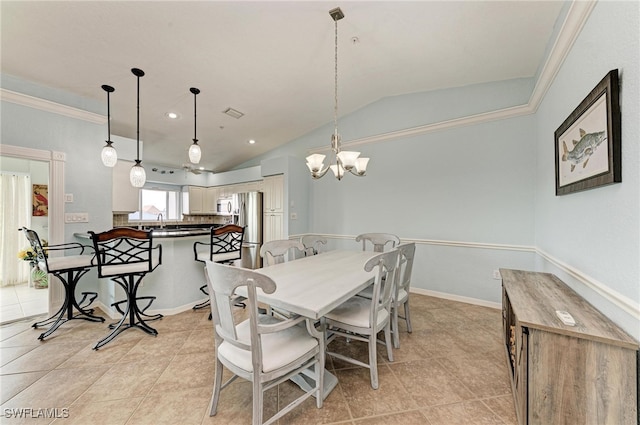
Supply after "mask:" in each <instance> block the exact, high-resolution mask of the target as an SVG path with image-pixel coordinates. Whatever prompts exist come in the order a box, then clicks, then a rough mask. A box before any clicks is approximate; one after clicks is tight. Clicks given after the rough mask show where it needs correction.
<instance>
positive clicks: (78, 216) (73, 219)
mask: <svg viewBox="0 0 640 425" xmlns="http://www.w3.org/2000/svg"><path fill="white" fill-rule="evenodd" d="M64 222H65V223H88V222H89V213H65V214H64Z"/></svg>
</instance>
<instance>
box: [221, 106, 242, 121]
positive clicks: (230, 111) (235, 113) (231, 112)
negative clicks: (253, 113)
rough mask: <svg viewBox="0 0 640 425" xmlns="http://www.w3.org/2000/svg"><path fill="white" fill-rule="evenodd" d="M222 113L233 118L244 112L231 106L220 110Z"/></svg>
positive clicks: (240, 115)
mask: <svg viewBox="0 0 640 425" xmlns="http://www.w3.org/2000/svg"><path fill="white" fill-rule="evenodd" d="M222 113H224V114H227V115H229V116H230V117H233V118H235V119H238V118H241V117H242V116H243V115H244V114H243V113H242V112H240V111H237V110H235V109H233V108H227V109H225V110H224V111H222Z"/></svg>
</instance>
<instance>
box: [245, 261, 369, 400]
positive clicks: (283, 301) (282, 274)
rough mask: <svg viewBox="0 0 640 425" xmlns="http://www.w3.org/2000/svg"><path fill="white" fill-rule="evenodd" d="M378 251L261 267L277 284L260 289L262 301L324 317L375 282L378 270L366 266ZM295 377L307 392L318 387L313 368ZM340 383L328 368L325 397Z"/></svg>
mask: <svg viewBox="0 0 640 425" xmlns="http://www.w3.org/2000/svg"><path fill="white" fill-rule="evenodd" d="M377 254H379V253H377V252H371V251H343V250H336V251H328V252H323V253H321V254H317V255H313V256H309V257H304V258H300V259H297V260H294V261H288V262H285V263H280V264H274V265H272V266H267V267H263V268H261V269H257V270H255V271H257V272H259V273H261V274H263V275H266V276H268V277H270V278H271V279H273V281H274V282H275V283H276V290H275V292H273V293H272V294H265V293H264V292H262V291H261V290H260V289H258V291H257V296H258V301H260V302H263V303H265V304H268V305H270V306H272V307H278V308H280V309H284V310H286V311H289V312H291V313H295V314H299V315H300V316H304V317H307V318H309V319H312V320H314V321H315V320H318V319H321V318H322V317H323V316H324V315H325V314H327V313H328V312H330V311H331V310H333V309H334V308H336V307H338V306H339V305H340V304H342V303H343V302H345V301H346V300H348V299H349V298H351V297H353V296H354V295H356V294H357V293H358V292H360V291H362V290H363V289H364V288H366V287H367V286H368V285H370V284H372V283H373V278H374V277H375V270H376V269H375V268H374V270H373V271H371V272H366V271H365V270H364V265H365V264H366V262H367V261H368V260H369V259H370V258H371V257H373V256H375V255H377ZM291 380H292V381H293V382H295V383H296V384H297V385H299V386H300V387H301V388H303V389H304V390H307V391H308V390H309V389H311V388H313V387H315V373H314V371H313V369H307V370H306V371H304V372H303V373H302V374H300V375H296V376H294V377H293V378H291ZM337 383H338V378H337V377H336V376H334V375H333V374H332V373H331V372H329V371H327V370H326V369H325V374H324V397H325V398H326V397H327V395H328V394H329V393H330V392H331V391H332V390H333V388H334V387H335V386H336V385H337Z"/></svg>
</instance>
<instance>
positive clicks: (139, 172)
mask: <svg viewBox="0 0 640 425" xmlns="http://www.w3.org/2000/svg"><path fill="white" fill-rule="evenodd" d="M129 181H130V182H131V186H133V187H142V186H144V184H145V182H146V181H147V173H146V172H145V171H144V167H143V166H142V165H140V161H136V163H135V165H134V166H133V167H131V171H130V172H129Z"/></svg>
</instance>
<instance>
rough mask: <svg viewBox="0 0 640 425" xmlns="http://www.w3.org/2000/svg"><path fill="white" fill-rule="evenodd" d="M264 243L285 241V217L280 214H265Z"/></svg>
mask: <svg viewBox="0 0 640 425" xmlns="http://www.w3.org/2000/svg"><path fill="white" fill-rule="evenodd" d="M263 226H264V235H263V236H264V241H263V242H269V241H273V240H278V239H284V230H283V229H284V217H283V215H282V214H280V213H265V214H264V217H263Z"/></svg>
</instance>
